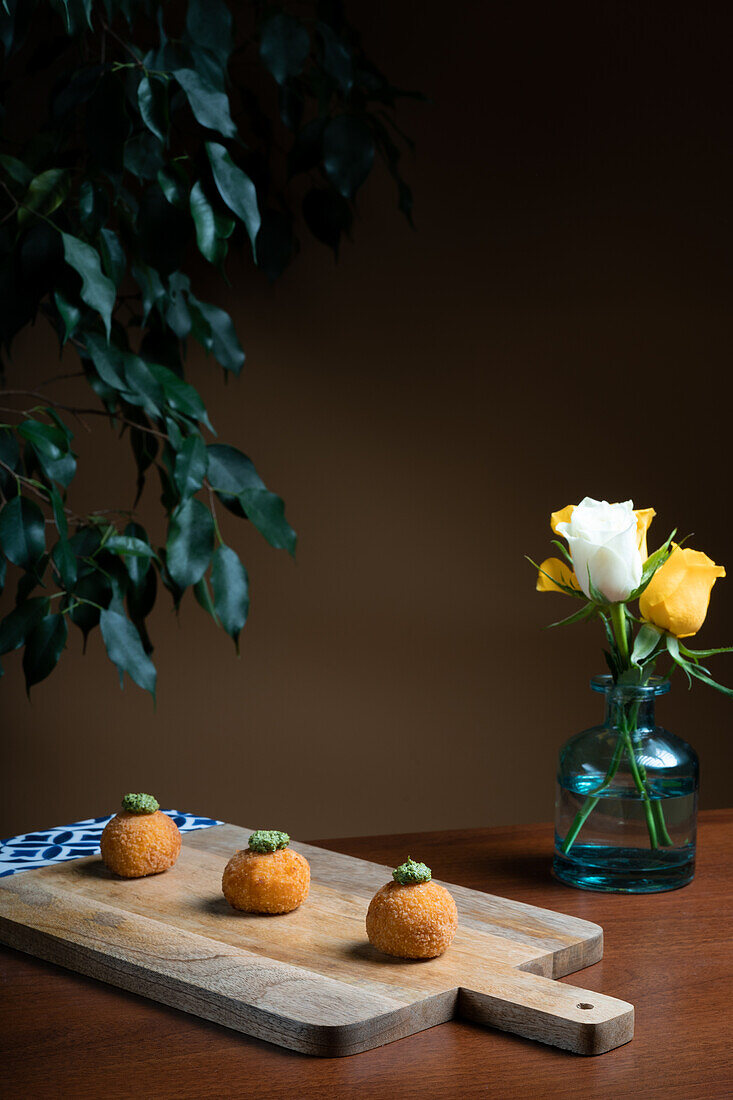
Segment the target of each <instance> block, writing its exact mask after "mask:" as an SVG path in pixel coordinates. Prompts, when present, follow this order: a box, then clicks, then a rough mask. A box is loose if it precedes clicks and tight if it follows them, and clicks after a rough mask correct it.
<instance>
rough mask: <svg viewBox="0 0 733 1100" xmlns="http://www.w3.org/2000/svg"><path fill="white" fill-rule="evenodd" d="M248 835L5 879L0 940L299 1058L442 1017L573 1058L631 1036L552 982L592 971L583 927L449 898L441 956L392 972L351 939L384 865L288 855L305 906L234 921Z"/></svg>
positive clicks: (593, 950) (592, 939)
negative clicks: (451, 908) (301, 876)
mask: <svg viewBox="0 0 733 1100" xmlns="http://www.w3.org/2000/svg"><path fill="white" fill-rule="evenodd" d="M249 832H250V830H248V829H242V828H238V827H236V826H231V825H226V826H221V827H218V828H213V829H207V830H202V831H201V832H197V833H193V834H188V835H187V836H186V837H185V839H184V846H183V849H182V851H181V855H180V857H179V860H178V862H177V864H176V866H175V868H173V869H172V870H171V871H169V872H166V873H165V874H162V875H151V876H148V877H146V878H141V879H131V880H130V879H120V878H118V877H117V876H115V875H112V874H111V873H110V872H109V871H108V870H107V869H106V867H105V866H104V864H103V863H102V861H101V859H100V858H99V857H89V858H86V859H81V860H74V861H72V862H69V863H59V864H56V865H54V866H51V867H47V868H43V869H40V870H36V871H27V872H23V873H22V874H19V875H15V876H12V877H9V878H6V879H4V880H2V881H0V939H2V940H3V941H4V942H5V943H7V944H9V945H10V946H12V947H18V948H20V949H21V950H24V951H27V952H29V953H31V954H34V955H38V956H39V957H40V958H43V959H46V960H48V961H50V962H55V963H60V964H61V965H63V966H66V967H68V968H70V969H74V970H78V971H79V972H80V973H83V974H87V975H89V976H91V977H96V978H100V979H102V980H103V981H106V982H109V983H111V984H113V985H117V986H120V987H121V988H123V989H128V990H130V991H132V992H135V993H141V994H143V995H144V996H147V997H151V998H153V999H155V1000H158V1001H161V1002H162V1003H164V1004H167V1005H170V1006H172V1007H174V1008H180V1009H183V1010H184V1011H187V1012H191V1013H194V1014H195V1015H197V1016H202V1017H204V1018H205V1019H208V1020H213V1021H215V1022H217V1023H221V1024H225V1025H226V1026H227V1027H231V1028H233V1029H234V1030H237V1031H242V1032H244V1033H245V1034H247V1035H253V1036H256V1037H257V1038H262V1039H267V1040H269V1041H270V1042H273V1043H277V1044H279V1045H281V1046H286V1047H290V1048H292V1049H294V1050H299V1051H302V1052H304V1053H308V1054H318V1055H325V1056H329V1055H346V1054H354V1053H358V1052H360V1051H365V1050H370V1049H372V1048H373V1047H375V1046H379V1045H382V1044H384V1043H389V1042H392V1041H394V1040H396V1039H400V1038H403V1037H405V1036H406V1035H411V1034H414V1033H415V1032H416V1031H421V1030H424V1029H425V1028H428V1027H432V1026H434V1025H435V1024H438V1023H443V1022H445V1021H447V1020H450V1019H452V1018H453V1017H455V1016H459V1017H463V1018H465V1019H470V1020H473V1021H474V1022H477V1023H481V1024H485V1025H489V1026H491V1027H496V1028H501V1029H503V1030H505V1031H511V1032H513V1033H514V1034H517V1035H523V1036H525V1037H527V1038H531V1039H536V1040H539V1041H541V1042H546V1043H549V1044H551V1045H553V1046H559V1047H565V1048H567V1049H569V1050H573V1051H576V1052H578V1053H582V1054H600V1053H603V1052H605V1051H608V1050H610V1049H612V1048H614V1047H616V1046H619V1045H620V1044H621V1043H625V1042H628V1041H629V1039H630V1038H631V1037H632V1034H633V1020H634V1013H633V1008H632V1006H631V1005H630V1004H628V1003H627V1002H625V1001H618V1000H615V999H614V998H612V997H607V996H603V995H600V994H598V993H594V994H590V993H587V992H586V991H584V990H582V989H578V988H576V987H574V986H569V985H561V984H560V983H558V982H556V981H554V980H553V978H552V975H554V974H557V973H564V972H566V971H567V969H568V968H569V967H572V966H575V965H576V964H579V965H583V963H584V962H594V961H596V960H597V959H598V958H599V955H600V953H601V951H602V935H601V930H600V928H599V927H598V926H597V925H595V924H592V923H590V922H587V921H583V920H578V919H577V918H574V917H563V916H562V914H559V913H552V912H548V911H546V910H543V909H540V908H536V907H532V906H527V905H524V904H522V903H516V902H509V901H506V900H505V899H503V898H500V897H497V896H492V895H488V894H480V893H478V892H476V891H473V890H469V889H466V888H461V887H455V886H452V885H450V884H447V885H449V887H450V889H451V891H452V892H453V894H454V896H455V898H456V902H457V905H458V909H459V930H458V933H457V935H456V938H455V940H454V942H453V944H452V946H451V948H450V949H449V950H448V951H447V952H446V953H445V954H444V955H442V956H441V957H440V958H438V959H431V960H424V961H420V962H416V961H413V960H402V959H392V958H389V957H387V956H385V955H382V954H380V953H379V952H378V951H376V950H375V949H374V948H373V947H371V945H370V944H369V943H368V941H367V939H366V934H365V929H364V915H365V911H366V907H367V904H368V900H369V898H370V897H371V896H372V895H373V894H374V892H375V890H376V889H378V888H379V886H381V885H383V884H384V883H385V882H386V881H388V880H389V876H390V869H389V868H388V867H384V866H380V865H378V864H374V863H368V862H365V861H364V860H360V859H356V858H353V857H349V856H339V855H335V854H334V853H332V852H329V851H327V850H325V849H319V848H317V847H313V846H310V845H300V844H294V845H293V846H294V847H295V848H297V849H298V850H300V851H302V852H303V854H304V855H305V856H306V857H307V858H308V860H309V861H310V863H311V891H310V895H309V898H308V901H307V903H306V904H305V905H303V906H302V907H301V908H300V909H298V910H296V911H295V912H293V913H289V914H285V915H282V916H278V917H272V916H259V915H254V914H246V913H240V912H236V911H234V910H233V909H232V908H231V907H230V906H229V905H228V903H227V902H226V901H225V899H224V898H223V896H222V894H221V874H222V869H223V867H224V865H225V863H226V860H227V859H228V857H229V856H230V855H231V854H232V852H234V851H236V850H237V849H239V848H242V847H244V846H246V843H247V839H248V837H249Z"/></svg>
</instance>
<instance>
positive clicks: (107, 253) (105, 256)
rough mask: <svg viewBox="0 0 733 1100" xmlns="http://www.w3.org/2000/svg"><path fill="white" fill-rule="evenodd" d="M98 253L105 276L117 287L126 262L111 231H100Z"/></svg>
mask: <svg viewBox="0 0 733 1100" xmlns="http://www.w3.org/2000/svg"><path fill="white" fill-rule="evenodd" d="M99 251H100V253H101V256H102V265H103V267H104V270H105V272H106V274H107V275H109V277H110V279H111V280H112V282H113V283H114V284H115V286H119V285H120V283H121V282H122V278H123V276H124V274H125V271H126V269H127V260H126V259H125V253H124V251H123V248H122V245H121V244H120V242H119V240H118V238H117V235H116V234H115V233H114V232H113V231H112V230H111V229H102V230H101V231H100V234H99Z"/></svg>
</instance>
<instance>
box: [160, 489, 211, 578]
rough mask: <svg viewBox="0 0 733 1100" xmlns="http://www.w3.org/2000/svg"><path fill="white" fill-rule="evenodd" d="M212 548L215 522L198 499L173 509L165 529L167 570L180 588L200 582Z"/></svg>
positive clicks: (206, 567)
mask: <svg viewBox="0 0 733 1100" xmlns="http://www.w3.org/2000/svg"><path fill="white" fill-rule="evenodd" d="M213 549H214V520H213V517H212V515H211V512H210V511H209V509H208V508H207V507H206V506H205V505H203V504H202V503H201V501H200V500H196V499H195V498H193V497H192V498H191V499H190V500H187V501H185V502H184V503H183V504H182V505H180V507H179V508H177V509H176V510H175V512H174V513H173V516H172V518H171V523H170V527H169V529H168V541H167V543H166V567H167V569H168V573H169V574H170V576H171V579H172V580H173V581H174V583H175V584H176V585H177V586H178V587H179V588H187V587H188V586H189V585H193V584H196V582H197V581H199V580H201V578H202V577H203V575H204V573H205V572H206V570H207V569H208V567H209V562H210V561H211V555H212V552H213Z"/></svg>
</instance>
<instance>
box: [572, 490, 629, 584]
mask: <svg viewBox="0 0 733 1100" xmlns="http://www.w3.org/2000/svg"><path fill="white" fill-rule="evenodd" d="M557 530H558V531H559V533H560V534H561V535H562V536H563V538H565V539H567V541H568V546H569V548H570V555H571V557H572V559H573V568H574V569H575V575H576V577H577V578H578V583H579V584H580V587H581V588H582V589H583V591H584V592H585V594H586V596H588V598H589V599H590V584H589V577H590V580H591V581H592V582H593V585H594V587H595V588H596V589H597V590H598V591H599V592H600V593H601V595H602V596H603V598H604V599H605V600H608V602H609V603H620V602H621V601H623V600H627V599H628V598H629V596H630V595H631V593H632V592H633V591H634V589H635V588H638V586H639V584H640V582H641V572H642V561H641V553H640V551H639V544H638V537H637V519H636V515H635V513H634V505H633V503H632V502H631V501H630V500H626V501H624V503H623V504H609V503H608V501H607V500H593V498H592V497H585V499H584V500H581V502H580V504H579V505H578V506H577V507H576V508H574V509H573V513H572V515H571V517H570V522H569V523H558V525H557Z"/></svg>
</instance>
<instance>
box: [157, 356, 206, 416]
mask: <svg viewBox="0 0 733 1100" xmlns="http://www.w3.org/2000/svg"><path fill="white" fill-rule="evenodd" d="M148 365H149V367H150V370H151V372H152V373H153V375H154V376H155V378H156V379H157V381H158V382H159V383H160V385H161V386H162V387H163V393H164V394H165V399H166V402H167V403H168V405H169V406H170V408H171V409H173V410H174V411H175V412H177V413H182V414H183V415H184V416H190V417H191V419H192V420H200V421H201V423H202V424H205V425H206V427H207V428H211V425H210V423H209V418H208V416H207V415H206V409H205V408H204V403H203V401H202V400H201V398H200V397H199V395H198V393H197V391H196V390H195V389H194V388H193V386H189V384H188V383H187V382H184V381H183V379H182V378H179V377H178V375H177V374H174V373H173V371H171V370H168V368H167V367H163V366H161V364H160V363H150V364H148Z"/></svg>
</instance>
